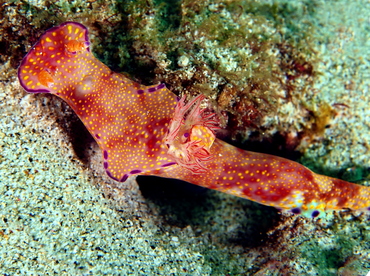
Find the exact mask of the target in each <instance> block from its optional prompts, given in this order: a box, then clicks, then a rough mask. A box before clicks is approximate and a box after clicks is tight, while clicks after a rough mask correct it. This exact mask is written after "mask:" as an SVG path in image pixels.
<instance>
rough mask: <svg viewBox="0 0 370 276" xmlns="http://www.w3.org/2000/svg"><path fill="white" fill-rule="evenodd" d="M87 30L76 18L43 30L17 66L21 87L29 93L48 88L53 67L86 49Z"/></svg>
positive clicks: (65, 63) (49, 87)
mask: <svg viewBox="0 0 370 276" xmlns="http://www.w3.org/2000/svg"><path fill="white" fill-rule="evenodd" d="M87 35H88V31H87V29H86V27H85V26H83V25H82V24H80V23H77V22H65V23H63V24H61V25H60V26H58V27H53V28H51V29H49V30H47V31H46V32H45V33H44V34H43V35H42V36H41V38H40V40H39V41H38V42H37V43H36V44H35V45H34V46H33V47H32V49H31V51H29V53H28V54H27V55H26V56H25V57H24V59H23V60H22V63H21V65H20V66H19V68H18V79H19V82H20V84H21V85H22V87H23V88H24V89H25V90H26V91H27V92H31V93H46V92H52V90H51V88H52V87H53V84H54V82H55V78H56V77H58V76H56V73H57V70H59V69H60V65H61V64H62V63H63V68H65V70H68V59H70V58H71V57H72V56H73V55H75V54H76V52H78V51H81V50H86V51H90V48H89V42H88V36H87Z"/></svg>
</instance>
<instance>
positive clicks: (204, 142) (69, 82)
mask: <svg viewBox="0 0 370 276" xmlns="http://www.w3.org/2000/svg"><path fill="white" fill-rule="evenodd" d="M18 78H19V82H20V84H21V86H22V87H23V88H24V89H25V90H26V91H27V92H31V93H42V92H44V93H52V94H55V95H56V96H58V97H60V98H62V99H63V100H64V101H66V102H67V103H68V104H69V105H70V106H71V108H72V109H73V110H74V111H75V112H76V114H77V115H78V117H79V118H80V119H81V120H82V122H83V123H84V124H85V126H86V127H87V129H88V130H89V132H90V133H91V135H92V136H93V137H94V139H95V140H96V142H97V143H98V145H99V147H100V149H101V151H102V157H103V166H104V168H105V170H106V172H107V174H108V175H109V176H110V177H111V178H112V179H114V180H115V181H120V182H124V181H126V180H127V178H128V177H130V176H132V175H140V174H141V175H157V176H161V177H168V178H177V179H181V180H185V181H188V182H190V183H193V184H196V185H201V186H203V187H207V188H210V189H215V190H219V191H222V192H225V193H229V194H232V195H236V196H239V197H243V198H247V199H250V200H253V201H256V202H259V203H261V204H265V205H269V206H274V207H276V208H278V209H280V210H290V211H291V212H293V213H295V214H302V215H304V216H307V217H318V216H320V215H322V214H324V213H325V211H326V210H340V209H353V210H361V211H363V210H369V208H370V187H365V186H361V185H357V184H354V183H349V182H346V181H343V180H339V179H334V178H331V177H327V176H323V175H318V174H315V173H314V172H312V171H311V170H309V169H308V168H306V167H304V166H303V165H301V164H299V163H296V162H294V161H290V160H287V159H284V158H280V157H276V156H272V155H268V154H262V153H255V152H248V151H244V150H241V149H239V148H236V147H234V146H231V145H229V144H227V143H225V142H223V141H221V140H219V139H217V138H216V136H215V132H216V131H217V129H218V119H217V116H216V115H215V114H213V113H211V112H208V111H206V110H205V109H203V108H201V102H202V100H204V98H205V97H204V96H203V95H200V96H198V97H195V98H194V99H191V100H189V101H186V99H185V98H182V99H179V98H178V97H176V95H174V94H173V93H172V92H171V91H169V90H168V89H167V88H166V86H165V85H164V84H159V85H152V86H144V85H141V84H138V83H136V82H133V81H131V80H130V79H128V78H126V77H124V76H123V75H121V74H118V73H114V72H112V71H111V70H110V69H109V68H108V67H107V66H105V65H104V64H103V63H101V62H100V61H99V60H97V59H96V58H95V57H94V55H93V54H92V53H91V50H90V43H89V38H88V30H87V28H86V27H84V26H83V25H82V24H79V23H76V22H66V23H63V24H61V25H60V26H57V27H54V28H51V29H49V30H47V31H46V32H45V33H44V34H43V35H42V36H41V38H40V40H39V41H38V42H37V43H36V45H34V46H33V47H32V49H31V50H30V52H29V53H28V54H27V55H26V56H25V57H24V59H23V61H22V63H21V65H20V66H19V69H18Z"/></svg>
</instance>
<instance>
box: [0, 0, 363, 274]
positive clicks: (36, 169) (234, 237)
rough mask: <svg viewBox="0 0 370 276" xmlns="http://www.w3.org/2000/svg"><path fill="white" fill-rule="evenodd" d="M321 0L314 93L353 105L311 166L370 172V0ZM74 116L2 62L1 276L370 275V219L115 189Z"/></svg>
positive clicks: (173, 186) (161, 186)
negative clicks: (27, 87)
mask: <svg viewBox="0 0 370 276" xmlns="http://www.w3.org/2000/svg"><path fill="white" fill-rule="evenodd" d="M28 2H29V3H30V4H35V5H42V1H39V2H36V1H35V2H33V1H28ZM59 2H60V1H59ZM266 2H272V1H266ZM281 2H286V1H281ZM40 3H41V4H40ZM275 3H277V4H278V5H279V2H275ZM8 4H9V3H8ZM2 5H6V3H3V4H2ZM302 5H304V4H302ZM320 5H321V9H320V11H319V12H318V13H316V15H315V16H316V18H315V20H316V21H317V26H320V30H319V32H318V33H319V35H320V36H321V38H320V41H321V42H320V45H316V46H317V50H318V55H319V56H320V58H321V62H320V63H319V67H320V68H319V69H320V72H322V75H321V76H320V78H319V80H318V81H316V83H315V84H314V88H315V89H316V93H318V94H319V95H320V96H319V98H320V99H321V100H322V101H326V102H328V103H331V104H333V103H343V104H345V105H346V107H344V108H343V105H341V106H340V107H342V108H341V109H340V110H339V112H338V113H339V114H338V116H337V118H336V120H335V123H333V124H332V126H331V127H330V129H328V130H327V131H326V132H325V134H324V135H325V137H326V138H327V139H328V140H330V141H331V143H330V145H329V146H330V147H331V148H330V150H328V149H327V148H325V147H327V146H328V145H325V144H316V145H315V146H312V147H308V148H307V149H306V150H305V152H304V156H303V158H302V160H304V159H305V158H306V159H307V160H315V161H316V162H317V164H318V165H317V166H318V167H320V166H322V167H323V171H325V169H327V170H339V169H347V170H349V171H350V170H351V167H348V166H349V165H348V164H353V165H354V167H356V166H358V167H361V168H362V169H363V168H365V169H366V168H369V167H370V158H369V157H370V153H369V148H370V136H369V133H370V132H369V128H370V120H369V103H370V100H369V97H368V95H369V86H370V76H369V74H370V73H369V72H370V68H369V64H370V60H369V49H370V42H369V33H370V21H369V20H370V2H369V1H366V0H362V1H343V0H339V1H321V2H320ZM9 11H13V12H15V13H16V9H13V10H12V9H7V12H9ZM1 22H2V21H1V19H0V24H1ZM322 41H324V42H325V43H322ZM1 45H6V44H1ZM29 47H30V45H27V46H26V48H27V49H29ZM349 88H350V89H349ZM287 110H288V109H287ZM71 114H72V111H71V109H70V108H68V107H67V106H66V105H65V104H64V103H62V102H61V101H60V100H59V99H57V98H56V97H53V96H50V95H42V94H40V95H31V94H27V93H26V92H24V91H23V90H22V88H21V87H20V85H19V83H18V80H17V75H16V67H14V66H12V65H11V63H10V62H8V61H5V62H3V63H2V64H0V118H1V119H0V149H1V151H0V274H1V275H366V273H367V272H369V271H370V232H369V230H370V226H369V214H359V213H355V212H354V213H351V212H342V213H335V214H328V215H327V217H326V218H323V219H321V220H312V219H305V218H301V217H299V216H283V215H281V214H279V213H277V212H276V211H275V210H274V209H273V208H265V207H262V206H260V205H258V204H254V203H251V202H249V201H247V200H244V199H238V198H235V197H233V196H229V195H224V194H221V193H218V192H214V191H207V190H205V189H195V188H194V187H192V186H191V185H186V184H184V183H172V182H170V183H167V182H165V183H162V182H161V181H158V183H157V182H156V181H155V180H154V179H146V180H144V181H142V182H141V183H140V185H138V184H137V182H136V181H135V179H131V180H130V181H128V182H126V183H123V184H119V185H118V184H116V183H115V182H114V181H112V180H110V179H109V178H108V177H107V176H106V175H105V174H104V172H103V169H102V168H101V165H100V160H101V159H100V158H101V156H100V153H99V151H98V149H97V146H96V145H95V144H94V143H93V142H92V139H91V138H89V135H88V134H87V132H86V131H83V130H82V131H80V132H79V135H78V136H76V135H75V136H73V135H71V134H70V133H71V132H73V131H76V130H79V129H81V128H82V127H81V124H80V123H79V122H78V119H77V118H76V117H75V116H73V115H71ZM323 152H324V153H325V154H323ZM352 169H353V168H352ZM354 170H355V168H354ZM365 171H366V170H365ZM366 177H367V175H366V174H365V175H362V178H366ZM359 183H361V184H363V185H366V184H367V185H368V184H369V183H368V182H366V181H359Z"/></svg>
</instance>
